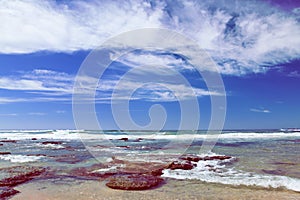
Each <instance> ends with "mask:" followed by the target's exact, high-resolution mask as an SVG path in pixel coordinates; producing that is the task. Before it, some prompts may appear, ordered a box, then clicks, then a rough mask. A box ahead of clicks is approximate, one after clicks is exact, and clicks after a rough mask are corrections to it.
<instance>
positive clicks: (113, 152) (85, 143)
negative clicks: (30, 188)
mask: <svg viewBox="0 0 300 200" xmlns="http://www.w3.org/2000/svg"><path fill="white" fill-rule="evenodd" d="M208 136H210V140H205V139H206V138H207V137H208ZM0 140H2V142H0V144H2V145H1V146H0V152H10V154H7V155H4V154H3V155H0V168H5V167H12V166H20V165H21V166H22V165H26V166H28V165H32V166H44V167H50V168H52V169H56V171H58V172H59V173H61V174H66V173H68V172H69V171H70V170H71V169H75V168H78V167H87V166H91V165H93V164H95V163H105V162H108V161H109V160H110V159H111V158H112V157H117V158H122V159H123V160H135V161H144V162H146V161H147V162H172V161H173V160H175V159H177V158H178V157H179V156H180V155H182V154H186V153H193V154H199V152H200V153H201V154H202V156H206V155H228V156H233V157H234V158H233V159H232V160H225V161H218V160H213V161H199V162H198V163H195V164H196V165H197V167H195V168H194V169H192V170H164V174H163V177H170V178H175V179H187V180H199V181H205V182H211V183H222V184H226V185H231V186H238V185H240V186H251V187H252V186H259V187H262V188H265V189H270V188H281V187H282V188H285V189H288V190H291V191H300V188H299V187H298V186H299V185H300V158H299V153H300V145H299V142H300V133H299V132H290V133H285V132H280V131H274V130H272V131H271V130H270V131H255V130H252V131H243V132H242V131H227V132H224V133H222V134H221V135H215V134H211V135H208V134H207V133H205V132H195V131H181V132H171V131H169V132H150V131H147V132H128V131H122V132H116V131H110V132H104V133H103V132H100V131H82V130H81V131H75V130H57V131H54V130H37V131H1V132H0ZM9 140H11V141H9ZM13 140H15V141H13ZM214 141H217V143H216V144H215V145H213V146H210V147H213V149H212V152H204V154H203V152H201V151H200V148H201V145H202V144H204V143H205V142H206V143H205V144H210V145H212V144H213V142H214ZM95 158H96V159H95ZM100 170H101V169H100ZM103 170H106V169H103Z"/></svg>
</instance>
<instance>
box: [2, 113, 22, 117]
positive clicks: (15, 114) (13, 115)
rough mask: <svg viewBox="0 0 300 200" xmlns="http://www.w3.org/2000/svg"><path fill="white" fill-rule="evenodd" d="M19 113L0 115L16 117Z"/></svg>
mask: <svg viewBox="0 0 300 200" xmlns="http://www.w3.org/2000/svg"><path fill="white" fill-rule="evenodd" d="M18 115H19V114H17V113H5V114H0V116H4V117H15V116H18Z"/></svg>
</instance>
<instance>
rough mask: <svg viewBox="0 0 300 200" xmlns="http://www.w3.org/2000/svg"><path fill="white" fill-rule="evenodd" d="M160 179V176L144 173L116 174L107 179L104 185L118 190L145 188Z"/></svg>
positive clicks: (159, 181) (157, 182)
mask: <svg viewBox="0 0 300 200" xmlns="http://www.w3.org/2000/svg"><path fill="white" fill-rule="evenodd" d="M162 181H163V179H162V178H160V177H157V176H151V175H145V174H130V175H116V176H113V177H111V178H110V179H109V181H108V182H107V183H106V186H107V187H109V188H113V189H120V190H146V189H149V188H152V187H155V186H157V185H159V184H160V183H161V182H162Z"/></svg>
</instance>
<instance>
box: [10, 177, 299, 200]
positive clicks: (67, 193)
mask: <svg viewBox="0 0 300 200" xmlns="http://www.w3.org/2000/svg"><path fill="white" fill-rule="evenodd" d="M166 182H167V184H163V185H162V186H161V187H157V188H155V189H151V190H144V191H123V190H114V189H110V188H108V187H106V186H105V181H87V180H74V179H68V180H66V179H64V180H36V181H32V182H29V183H26V184H23V185H20V186H18V187H16V188H15V189H17V190H18V191H20V193H19V194H17V195H15V196H13V197H12V198H11V199H12V200H24V199H27V200H41V199H43V200H60V199H64V200H65V199H72V200H79V199H95V200H102V199H103V200H104V199H105V200H109V199H113V200H115V199H116V200H118V199H125V200H126V199H128V200H137V199H145V200H147V199H149V200H153V199H166V200H174V199H178V200H179V199H203V200H204V199H205V200H210V199H211V200H216V199H217V200H243V199H245V200H251V199H253V200H254V199H255V200H269V199H272V200H277V199H278V200H300V193H297V192H293V191H286V190H284V189H276V190H275V189H262V188H253V187H252V188H251V187H250V188H249V187H233V186H227V185H222V184H208V183H203V182H200V181H193V180H173V179H169V180H167V181H166Z"/></svg>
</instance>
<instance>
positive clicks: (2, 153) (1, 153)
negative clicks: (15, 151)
mask: <svg viewBox="0 0 300 200" xmlns="http://www.w3.org/2000/svg"><path fill="white" fill-rule="evenodd" d="M9 154H11V153H10V152H0V155H9Z"/></svg>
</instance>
